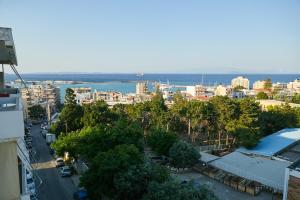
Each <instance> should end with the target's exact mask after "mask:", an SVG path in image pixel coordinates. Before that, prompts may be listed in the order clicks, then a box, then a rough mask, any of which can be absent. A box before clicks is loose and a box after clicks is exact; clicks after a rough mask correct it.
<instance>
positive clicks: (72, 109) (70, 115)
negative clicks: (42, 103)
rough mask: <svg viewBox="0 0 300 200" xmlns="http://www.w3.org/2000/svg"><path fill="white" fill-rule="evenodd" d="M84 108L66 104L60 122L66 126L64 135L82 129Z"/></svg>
mask: <svg viewBox="0 0 300 200" xmlns="http://www.w3.org/2000/svg"><path fill="white" fill-rule="evenodd" d="M82 116H83V108H82V107H81V106H80V105H76V104H66V105H65V106H64V108H63V109H62V111H61V113H60V115H59V120H60V121H61V122H60V123H62V124H64V125H65V129H64V131H63V132H64V133H68V132H72V131H76V130H79V129H81V128H82V122H81V118H82Z"/></svg>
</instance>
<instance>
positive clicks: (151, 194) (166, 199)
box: [143, 180, 217, 200]
mask: <svg viewBox="0 0 300 200" xmlns="http://www.w3.org/2000/svg"><path fill="white" fill-rule="evenodd" d="M187 199H188V200H217V197H216V196H215V195H214V194H213V193H212V192H211V191H209V190H208V189H206V187H205V186H201V187H200V188H197V187H195V186H194V184H193V182H189V183H187V184H181V183H178V182H176V181H174V180H170V181H166V182H163V183H157V182H151V183H150V184H149V188H148V193H147V194H146V195H145V196H144V198H143V200H187Z"/></svg>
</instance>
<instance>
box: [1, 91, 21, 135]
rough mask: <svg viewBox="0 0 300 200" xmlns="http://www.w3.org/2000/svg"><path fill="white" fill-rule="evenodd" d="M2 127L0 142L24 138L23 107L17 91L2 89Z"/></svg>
mask: <svg viewBox="0 0 300 200" xmlns="http://www.w3.org/2000/svg"><path fill="white" fill-rule="evenodd" d="M0 127H1V129H0V141H1V140H2V141H3V140H13V139H17V138H18V137H23V136H24V119H23V107H22V101H21V96H20V93H19V92H18V90H17V89H14V88H5V89H0Z"/></svg>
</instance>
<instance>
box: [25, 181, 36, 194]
mask: <svg viewBox="0 0 300 200" xmlns="http://www.w3.org/2000/svg"><path fill="white" fill-rule="evenodd" d="M27 190H28V192H29V193H30V194H34V193H35V192H36V191H35V183H34V180H33V178H32V177H31V178H27Z"/></svg>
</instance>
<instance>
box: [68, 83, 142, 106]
mask: <svg viewBox="0 0 300 200" xmlns="http://www.w3.org/2000/svg"><path fill="white" fill-rule="evenodd" d="M71 89H72V90H73V91H74V94H75V99H76V102H77V103H78V104H80V105H83V104H89V103H92V102H95V101H99V100H103V101H105V102H106V103H107V104H108V105H109V106H113V105H115V104H133V103H135V102H140V101H142V100H146V98H148V95H147V94H146V90H142V89H140V90H139V93H138V95H135V94H123V93H121V92H114V91H97V90H94V91H92V88H90V87H86V88H71Z"/></svg>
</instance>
